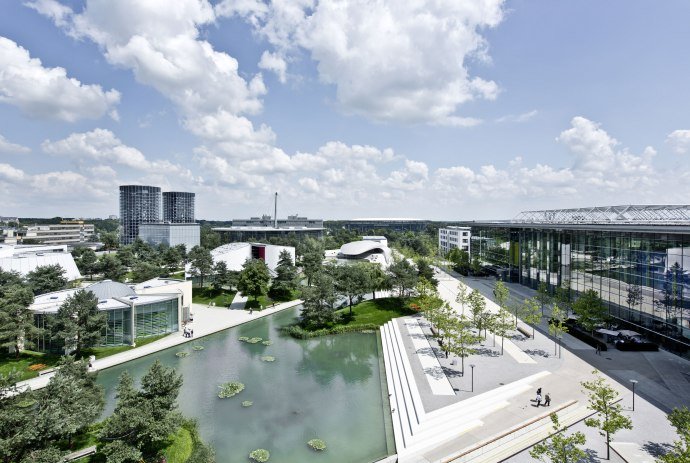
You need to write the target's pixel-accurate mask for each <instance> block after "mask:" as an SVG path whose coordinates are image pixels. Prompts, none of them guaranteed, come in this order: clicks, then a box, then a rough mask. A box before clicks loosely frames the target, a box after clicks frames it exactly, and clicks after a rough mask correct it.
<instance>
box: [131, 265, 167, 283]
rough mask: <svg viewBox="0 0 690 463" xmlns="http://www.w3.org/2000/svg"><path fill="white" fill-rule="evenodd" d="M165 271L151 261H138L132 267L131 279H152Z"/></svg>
mask: <svg viewBox="0 0 690 463" xmlns="http://www.w3.org/2000/svg"><path fill="white" fill-rule="evenodd" d="M164 273H165V271H164V270H163V269H162V268H160V267H159V266H158V265H156V264H153V263H151V262H138V263H136V264H135V265H134V268H133V269H132V281H134V282H141V281H147V280H152V279H153V278H158V277H160V276H161V275H163V274H164Z"/></svg>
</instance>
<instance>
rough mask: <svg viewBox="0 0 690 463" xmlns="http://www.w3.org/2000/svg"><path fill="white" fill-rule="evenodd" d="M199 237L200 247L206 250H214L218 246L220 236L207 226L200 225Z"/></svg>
mask: <svg viewBox="0 0 690 463" xmlns="http://www.w3.org/2000/svg"><path fill="white" fill-rule="evenodd" d="M200 233H201V236H200V240H199V243H200V244H201V247H203V248H206V249H216V248H217V247H218V246H220V234H219V233H218V232H216V231H213V229H212V228H211V227H210V226H208V225H202V226H201V230H200Z"/></svg>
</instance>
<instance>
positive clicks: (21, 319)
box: [0, 285, 40, 357]
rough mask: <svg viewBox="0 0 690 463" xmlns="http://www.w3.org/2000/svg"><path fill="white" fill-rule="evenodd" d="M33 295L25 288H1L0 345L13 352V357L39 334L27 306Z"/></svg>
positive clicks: (16, 286) (13, 286) (14, 286)
mask: <svg viewBox="0 0 690 463" xmlns="http://www.w3.org/2000/svg"><path fill="white" fill-rule="evenodd" d="M33 302H34V295H33V293H32V292H31V290H30V289H29V288H27V287H26V286H19V285H12V286H10V287H7V288H3V297H2V299H1V300H0V342H1V343H2V344H0V345H1V346H2V347H9V348H10V349H13V350H14V353H15V356H16V357H19V352H20V351H21V350H22V348H23V347H24V346H28V345H32V339H33V338H34V337H35V336H37V335H38V334H39V333H40V330H39V329H38V328H37V327H36V326H35V325H34V313H33V311H32V310H31V309H29V306H30V305H31V304H33Z"/></svg>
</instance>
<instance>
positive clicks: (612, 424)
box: [580, 370, 632, 460]
mask: <svg viewBox="0 0 690 463" xmlns="http://www.w3.org/2000/svg"><path fill="white" fill-rule="evenodd" d="M592 373H593V374H594V379H593V380H592V381H583V382H582V383H580V384H581V385H582V387H583V388H585V390H586V394H587V400H588V402H589V409H590V410H592V411H593V412H595V413H596V416H595V417H592V418H587V419H586V420H585V425H587V426H589V427H591V428H597V429H598V430H599V433H600V434H601V435H602V436H605V437H606V459H607V460H608V459H609V458H610V457H611V449H610V448H611V437H612V436H613V435H614V434H615V433H617V432H618V431H620V430H621V429H632V421H631V420H630V418H628V417H627V416H625V415H623V407H622V406H621V404H620V403H619V402H616V399H617V398H618V396H619V394H618V391H616V390H615V389H614V388H612V387H611V386H610V385H609V384H608V383H607V382H606V380H605V379H604V378H603V377H602V376H601V375H600V374H599V372H598V371H597V370H594V371H593V372H592Z"/></svg>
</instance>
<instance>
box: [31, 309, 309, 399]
mask: <svg viewBox="0 0 690 463" xmlns="http://www.w3.org/2000/svg"><path fill="white" fill-rule="evenodd" d="M233 303H234V301H233ZM301 303H302V300H299V299H298V300H294V301H289V302H284V303H282V304H276V305H275V306H273V307H267V308H265V309H263V310H261V311H257V310H254V311H253V313H251V314H250V313H249V311H246V310H244V303H242V308H241V309H236V308H233V307H232V306H231V308H224V307H211V306H208V305H206V304H192V313H193V314H194V321H193V322H192V323H188V324H187V327H188V328H190V329H193V330H194V337H192V338H186V337H184V336H183V334H182V331H179V332H175V333H172V334H170V335H169V336H166V337H164V338H162V339H159V340H158V341H155V342H152V343H150V344H146V345H145V346H142V347H138V348H135V349H131V350H128V351H125V352H121V353H119V354H115V355H111V356H109V357H104V358H101V359H98V358H97V359H96V361H95V362H94V363H93V368H92V371H98V370H103V369H105V368H110V367H112V366H115V365H119V364H121V363H125V362H128V361H130V360H134V359H136V358H139V357H144V356H146V355H151V354H153V353H155V352H158V351H161V350H164V349H168V348H170V347H174V346H177V345H180V344H184V343H186V342H193V341H194V340H195V339H198V338H200V337H203V336H208V335H209V334H213V333H217V332H219V331H223V330H226V329H228V328H231V327H233V326H237V325H241V324H243V323H247V322H250V321H252V320H256V319H257V318H261V317H266V316H268V315H272V314H274V313H276V312H280V311H282V310H285V309H289V308H292V307H295V306H297V305H300V304H301ZM53 375H54V373H48V374H45V375H41V376H39V377H37V378H32V379H29V380H26V381H22V382H20V383H18V386H19V387H30V388H31V389H40V388H43V387H45V386H46V385H47V384H48V381H50V378H51V377H52V376H53Z"/></svg>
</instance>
